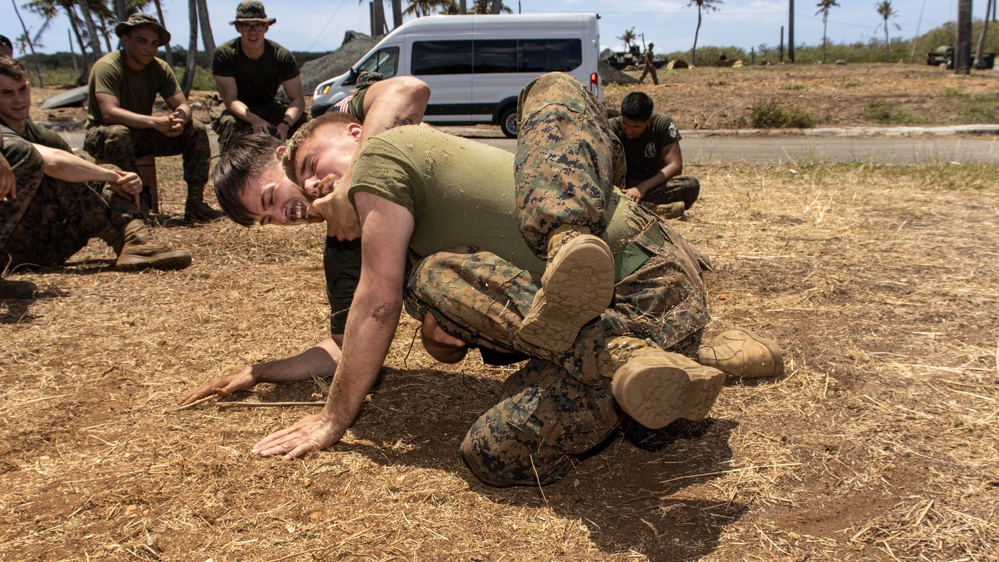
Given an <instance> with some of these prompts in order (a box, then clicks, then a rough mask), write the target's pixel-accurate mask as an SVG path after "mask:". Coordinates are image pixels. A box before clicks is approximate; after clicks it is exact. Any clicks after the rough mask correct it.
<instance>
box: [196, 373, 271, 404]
mask: <svg viewBox="0 0 999 562" xmlns="http://www.w3.org/2000/svg"><path fill="white" fill-rule="evenodd" d="M256 384H257V378H256V377H255V376H253V370H252V367H243V368H242V369H238V370H236V371H232V372H230V373H227V374H225V375H222V376H221V377H218V378H214V379H212V380H210V381H208V382H206V383H204V384H202V385H201V386H199V387H197V388H194V389H192V390H188V391H187V392H186V393H184V395H183V396H181V397H180V398H179V399H178V400H177V405H178V406H186V405H188V404H190V403H191V402H194V401H196V400H201V399H202V398H204V397H206V396H211V395H212V394H218V395H219V396H221V397H223V398H224V397H226V396H229V395H230V394H232V393H233V392H236V391H238V390H249V389H251V388H253V387H254V385H256Z"/></svg>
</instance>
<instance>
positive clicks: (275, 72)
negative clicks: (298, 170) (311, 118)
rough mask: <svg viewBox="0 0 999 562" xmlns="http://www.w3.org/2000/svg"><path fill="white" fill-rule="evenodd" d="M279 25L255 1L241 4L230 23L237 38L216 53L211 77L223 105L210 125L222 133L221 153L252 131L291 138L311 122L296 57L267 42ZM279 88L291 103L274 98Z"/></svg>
mask: <svg viewBox="0 0 999 562" xmlns="http://www.w3.org/2000/svg"><path fill="white" fill-rule="evenodd" d="M275 22H277V20H276V19H274V18H268V17H267V12H266V11H265V10H264V5H263V4H261V3H260V2H258V1H257V0H246V1H244V2H241V3H240V4H239V6H238V7H237V8H236V19H234V20H233V21H231V22H229V23H230V24H231V25H234V26H236V31H238V32H239V37H238V38H236V39H233V40H231V41H228V42H226V43H223V44H222V45H220V46H219V48H218V49H216V50H215V59H214V60H213V61H212V74H213V75H214V76H215V85H216V86H217V87H218V90H219V94H221V96H222V102H223V103H224V104H225V109H223V110H222V112H221V114H220V115H218V116H217V117H216V118H215V119H214V120H213V122H212V124H213V127H214V128H215V132H217V133H218V135H219V151H220V152H225V149H226V147H227V146H228V145H229V142H230V141H231V140H232V139H233V138H235V137H236V136H237V135H240V134H245V133H250V132H253V133H269V134H271V135H274V136H275V137H277V138H278V139H279V140H281V141H284V140H287V139H288V137H290V136H291V135H292V133H294V132H295V131H296V130H297V129H298V127H299V126H301V125H302V123H305V121H306V120H307V116H306V113H305V94H304V92H303V91H302V77H301V76H300V75H299V72H298V63H297V62H295V57H294V56H293V55H292V54H291V52H289V51H288V50H287V49H285V48H284V47H282V46H281V45H278V44H277V43H275V42H274V41H271V40H269V39H265V38H264V35H265V34H266V33H267V30H268V29H270V26H271V25H273V24H274V23H275ZM279 87H281V88H284V93H285V94H286V95H287V96H288V98H289V99H290V100H291V103H289V104H285V103H282V102H280V101H278V100H277V99H275V96H276V95H277V91H278V88H279Z"/></svg>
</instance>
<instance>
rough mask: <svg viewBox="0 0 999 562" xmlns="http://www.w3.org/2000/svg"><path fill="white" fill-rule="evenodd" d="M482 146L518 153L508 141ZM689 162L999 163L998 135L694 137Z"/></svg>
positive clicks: (686, 150) (686, 145) (686, 142)
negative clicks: (491, 146)
mask: <svg viewBox="0 0 999 562" xmlns="http://www.w3.org/2000/svg"><path fill="white" fill-rule="evenodd" d="M479 140H481V141H482V142H485V143H487V144H491V145H494V146H498V147H500V148H503V149H504V150H510V151H512V150H514V147H515V143H514V141H512V140H508V139H497V138H483V139H479ZM682 147H683V161H684V162H735V161H748V162H800V161H815V160H820V161H825V162H874V163H880V164H915V163H922V162H962V163H964V162H989V163H999V136H987V137H967V136H934V137H859V138H858V137H813V136H779V137H745V136H691V135H686V136H684V138H683V141H682Z"/></svg>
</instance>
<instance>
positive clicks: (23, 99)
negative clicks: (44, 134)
mask: <svg viewBox="0 0 999 562" xmlns="http://www.w3.org/2000/svg"><path fill="white" fill-rule="evenodd" d="M30 110H31V83H29V82H28V81H27V80H22V81H18V80H15V79H13V78H11V77H10V76H7V75H5V74H0V116H2V117H3V118H4V120H5V121H8V122H11V123H13V122H15V121H24V120H25V119H27V118H28V115H29V112H30Z"/></svg>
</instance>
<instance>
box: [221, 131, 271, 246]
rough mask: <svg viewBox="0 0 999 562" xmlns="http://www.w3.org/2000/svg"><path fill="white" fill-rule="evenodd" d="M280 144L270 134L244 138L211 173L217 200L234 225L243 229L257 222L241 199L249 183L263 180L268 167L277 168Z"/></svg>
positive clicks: (236, 142)
mask: <svg viewBox="0 0 999 562" xmlns="http://www.w3.org/2000/svg"><path fill="white" fill-rule="evenodd" d="M280 145H281V143H280V142H279V141H278V140H277V138H276V137H273V136H271V135H269V134H267V133H257V134H253V135H242V136H239V137H237V138H236V139H234V140H233V141H232V142H230V143H229V145H228V146H227V147H226V151H225V152H224V153H222V156H221V157H220V158H219V162H218V164H216V165H215V171H214V172H212V182H213V183H214V185H215V199H217V200H218V202H219V206H220V207H222V210H223V211H224V212H225V214H226V215H227V216H228V217H229V218H230V219H232V220H233V222H235V223H237V224H241V225H243V226H250V225H251V224H253V223H254V222H256V219H254V218H253V216H252V215H251V214H250V211H249V209H247V208H246V205H244V204H243V201H242V200H241V199H240V196H241V195H242V194H243V192H244V191H246V182H247V180H249V179H250V178H254V177H260V175H261V174H263V173H264V170H266V169H267V168H268V167H269V166H276V165H277V161H276V160H275V159H274V151H275V150H276V149H277V147H278V146H280Z"/></svg>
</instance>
